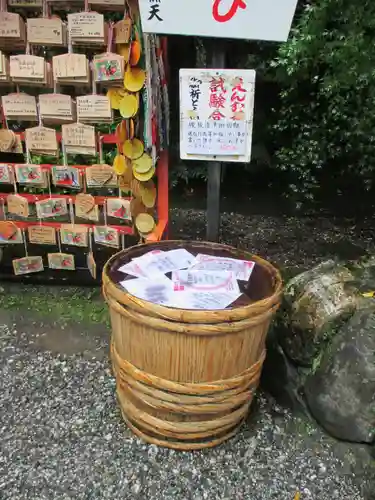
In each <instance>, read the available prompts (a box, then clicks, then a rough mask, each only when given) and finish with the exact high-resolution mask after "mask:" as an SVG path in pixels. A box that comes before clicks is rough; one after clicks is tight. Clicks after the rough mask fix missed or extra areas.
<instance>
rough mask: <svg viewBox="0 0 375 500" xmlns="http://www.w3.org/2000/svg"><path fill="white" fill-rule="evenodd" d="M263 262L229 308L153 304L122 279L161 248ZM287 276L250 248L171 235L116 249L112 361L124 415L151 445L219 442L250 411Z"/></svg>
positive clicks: (111, 281)
mask: <svg viewBox="0 0 375 500" xmlns="http://www.w3.org/2000/svg"><path fill="white" fill-rule="evenodd" d="M175 248H185V249H187V250H188V251H189V252H191V253H192V254H194V255H196V254H198V253H205V254H209V255H215V256H221V257H231V258H237V259H244V260H252V261H255V263H256V264H255V267H254V269H253V272H252V274H251V277H250V279H249V281H248V282H240V288H241V291H242V292H243V295H242V296H241V297H240V299H238V300H237V301H236V302H235V303H233V304H232V305H231V306H230V307H228V308H226V309H223V310H219V311H202V310H185V309H176V308H169V307H165V306H161V305H158V304H154V303H151V302H147V301H144V300H141V299H138V298H136V297H134V296H133V295H130V294H129V293H127V292H126V291H125V290H124V289H123V288H122V287H121V286H120V285H119V284H118V283H119V282H120V281H122V280H124V278H125V275H124V274H123V273H121V272H120V271H118V269H119V267H121V266H122V265H124V264H126V263H127V262H129V261H130V260H131V259H133V258H134V257H139V256H141V255H143V254H144V253H147V252H149V251H151V250H155V249H160V250H171V249H175ZM281 292H282V280H281V276H280V273H279V272H278V271H277V269H275V268H274V267H273V266H272V265H271V264H270V263H269V262H267V261H265V260H264V259H262V258H260V257H258V256H255V255H252V254H251V253H249V252H246V251H243V250H238V249H236V248H232V247H228V246H226V245H219V244H214V243H204V242H189V241H162V242H158V243H155V244H147V245H137V246H135V247H131V248H128V249H126V250H124V251H122V252H120V253H118V254H116V255H114V256H113V257H112V258H111V259H110V260H109V261H108V262H107V264H106V265H105V267H104V270H103V294H104V297H105V299H106V301H107V303H108V305H109V309H110V316H111V324H112V342H111V358H112V367H113V372H114V374H115V376H116V383H117V384H116V385H117V397H118V401H119V404H120V407H121V411H122V415H123V417H124V419H125V421H126V423H127V424H128V426H129V427H130V428H131V429H132V430H133V431H134V433H135V434H137V435H138V436H140V437H141V438H142V439H144V440H145V441H147V442H150V443H154V444H157V445H160V446H167V447H170V448H175V449H180V450H193V449H201V448H207V447H211V446H215V445H217V444H219V443H221V442H223V441H225V440H226V439H228V438H230V437H231V436H233V435H234V434H235V432H236V430H237V428H238V427H239V426H240V424H241V423H242V421H243V420H244V418H245V417H246V415H247V412H248V409H249V406H250V404H251V401H252V399H253V396H254V392H255V390H256V388H257V386H258V382H259V378H260V373H261V369H262V364H263V361H264V357H265V338H266V335H267V331H268V328H269V324H270V321H271V319H272V317H273V315H274V313H275V311H276V309H277V308H278V306H279V302H280V296H281Z"/></svg>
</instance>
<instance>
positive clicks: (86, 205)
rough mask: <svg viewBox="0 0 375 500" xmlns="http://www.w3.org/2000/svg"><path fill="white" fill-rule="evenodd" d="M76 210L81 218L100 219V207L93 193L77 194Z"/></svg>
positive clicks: (77, 215)
mask: <svg viewBox="0 0 375 500" xmlns="http://www.w3.org/2000/svg"><path fill="white" fill-rule="evenodd" d="M75 211H76V217H79V218H80V219H88V220H92V221H98V220H99V208H98V205H96V204H95V199H94V197H93V196H91V194H85V193H80V194H78V195H77V196H76V199H75Z"/></svg>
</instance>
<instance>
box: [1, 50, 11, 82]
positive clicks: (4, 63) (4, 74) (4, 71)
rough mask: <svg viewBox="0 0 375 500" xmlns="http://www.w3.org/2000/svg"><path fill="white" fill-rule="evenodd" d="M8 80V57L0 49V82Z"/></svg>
mask: <svg viewBox="0 0 375 500" xmlns="http://www.w3.org/2000/svg"><path fill="white" fill-rule="evenodd" d="M9 82H10V69H9V59H8V58H7V57H6V56H5V54H3V52H1V51H0V83H9Z"/></svg>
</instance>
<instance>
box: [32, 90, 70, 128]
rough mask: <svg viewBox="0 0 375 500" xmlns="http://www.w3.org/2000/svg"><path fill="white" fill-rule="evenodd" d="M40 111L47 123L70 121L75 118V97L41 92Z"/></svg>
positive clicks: (44, 121)
mask: <svg viewBox="0 0 375 500" xmlns="http://www.w3.org/2000/svg"><path fill="white" fill-rule="evenodd" d="M39 113H40V116H41V118H42V120H43V123H46V124H47V123H51V124H60V123H70V122H72V121H74V120H75V106H74V103H73V99H72V98H71V97H70V95H65V94H41V95H40V96H39Z"/></svg>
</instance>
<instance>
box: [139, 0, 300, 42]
mask: <svg viewBox="0 0 375 500" xmlns="http://www.w3.org/2000/svg"><path fill="white" fill-rule="evenodd" d="M297 1H298V0H139V6H140V11H141V20H142V29H143V31H144V32H146V33H160V34H171V35H192V36H209V37H219V38H241V39H245V40H250V39H252V40H270V41H275V42H285V41H286V40H287V38H288V35H289V31H290V26H291V24H292V20H293V16H294V12H295V10H296V6H297Z"/></svg>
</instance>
